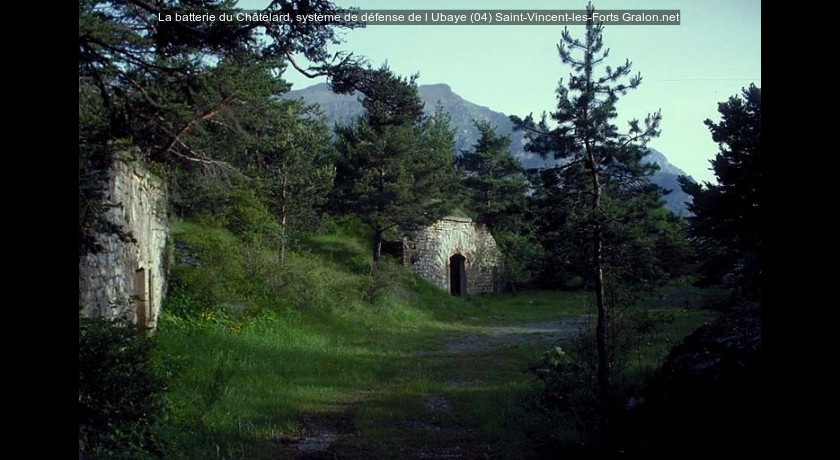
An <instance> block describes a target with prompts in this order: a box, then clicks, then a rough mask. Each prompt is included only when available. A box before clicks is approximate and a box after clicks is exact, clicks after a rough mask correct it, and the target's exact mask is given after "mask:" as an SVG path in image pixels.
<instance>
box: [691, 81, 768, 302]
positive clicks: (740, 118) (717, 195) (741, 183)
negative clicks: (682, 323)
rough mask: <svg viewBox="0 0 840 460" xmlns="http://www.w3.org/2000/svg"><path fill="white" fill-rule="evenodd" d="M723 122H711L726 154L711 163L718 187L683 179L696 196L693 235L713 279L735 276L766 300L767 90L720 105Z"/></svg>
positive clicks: (755, 90)
mask: <svg viewBox="0 0 840 460" xmlns="http://www.w3.org/2000/svg"><path fill="white" fill-rule="evenodd" d="M718 112H720V115H721V121H720V122H719V123H714V122H712V120H706V121H705V123H706V126H708V127H709V130H710V131H711V133H712V139H714V141H715V142H717V143H718V144H719V145H720V151H719V152H718V153H717V155H716V156H715V158H714V160H712V161H711V163H712V168H713V169H714V172H715V177H716V178H717V182H718V183H717V184H710V183H706V184H704V185H703V186H701V185H699V184H696V183H694V182H691V181H689V180H688V179H687V178H684V177H681V178H680V184H681V185H682V188H683V191H684V192H685V193H687V194H689V195H691V196H692V198H693V202H692V204H690V205H689V207H688V209H689V210H690V211H691V212H692V213H694V215H693V216H692V217H690V218H689V219H688V221H689V230H690V234H691V236H692V237H693V238H694V239H695V241H696V242H697V243H698V246H699V250H700V252H701V257H702V259H703V261H704V263H703V266H702V268H703V271H704V275H705V276H706V277H707V278H711V279H720V277H721V275H723V274H725V273H734V274H735V277H736V281H735V283H736V285H737V286H738V287H739V288H741V290H742V291H743V292H744V293H745V294H746V295H748V296H749V297H752V298H758V297H760V294H761V292H760V288H761V280H762V272H761V247H762V246H761V245H762V235H763V234H762V225H761V208H762V177H761V161H762V160H761V89H760V88H758V87H756V86H755V85H750V87H749V88H745V89H743V91H742V95H741V96H740V97H738V96H733V97H731V98H729V100H728V101H726V102H721V103H720V104H718Z"/></svg>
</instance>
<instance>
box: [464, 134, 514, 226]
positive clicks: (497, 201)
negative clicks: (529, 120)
mask: <svg viewBox="0 0 840 460" xmlns="http://www.w3.org/2000/svg"><path fill="white" fill-rule="evenodd" d="M475 127H476V128H477V129H478V131H479V133H480V136H481V137H480V138H479V139H478V141H477V142H476V144H475V146H474V147H473V150H472V151H464V152H461V156H459V157H458V159H457V160H456V163H455V164H456V167H457V169H458V172H459V173H460V174H461V179H462V181H463V186H464V188H465V189H466V190H467V193H468V194H469V198H470V199H469V207H470V209H471V210H472V211H474V212H475V213H476V217H477V220H478V221H479V222H482V223H485V224H487V225H488V226H490V229H491V230H492V231H494V232H496V231H500V230H504V229H514V228H517V227H518V224H517V223H518V221H519V220H521V216H522V214H523V213H524V210H525V192H526V190H527V185H528V184H527V181H526V180H525V176H524V171H523V169H522V165H521V164H520V163H519V160H518V159H516V157H514V156H513V155H512V154H511V153H510V151H509V150H508V147H510V137H508V136H505V137H502V136H499V135H498V134H496V132H495V130H494V129H493V127H492V126H491V125H490V124H489V123H488V122H475Z"/></svg>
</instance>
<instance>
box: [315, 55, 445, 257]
mask: <svg viewBox="0 0 840 460" xmlns="http://www.w3.org/2000/svg"><path fill="white" fill-rule="evenodd" d="M380 72H384V73H377V75H378V78H377V79H376V81H382V82H385V83H382V84H383V85H385V86H384V87H383V88H378V89H377V91H383V92H386V93H385V94H379V95H378V96H377V97H380V98H385V99H387V100H388V101H391V102H394V103H399V104H400V105H399V106H398V107H392V106H391V104H390V103H389V104H388V106H387V107H385V108H383V107H380V106H379V105H375V106H372V108H371V110H377V111H384V112H383V113H379V112H374V113H371V112H368V113H367V115H366V117H364V118H361V119H359V120H358V121H357V122H356V123H355V124H354V125H351V126H343V127H338V128H337V133H336V134H337V136H336V137H337V139H336V150H337V151H338V158H337V160H336V168H337V172H336V179H335V187H334V188H333V192H332V195H331V203H330V207H331V209H332V210H333V211H334V212H335V213H338V214H346V213H352V214H355V215H356V216H358V217H359V218H360V219H361V220H362V221H363V222H364V223H365V224H366V225H367V226H368V227H370V229H371V230H372V231H373V242H374V245H373V246H374V250H373V259H374V261H375V262H377V263H378V262H379V258H380V249H381V242H382V238H383V235H384V233H385V231H387V230H389V229H395V228H396V229H399V230H400V231H411V230H416V229H418V228H420V227H422V226H424V225H428V224H430V223H432V222H434V221H435V220H437V219H439V218H441V217H443V216H444V215H445V214H446V213H447V212H448V211H449V209H451V207H453V205H455V206H457V204H458V202H457V201H454V202H453V201H452V200H453V199H456V198H457V190H458V181H457V177H456V176H455V174H454V170H453V168H452V161H453V160H452V149H453V148H454V145H455V142H454V133H453V131H452V130H451V128H450V127H449V119H448V117H447V116H446V115H445V114H444V113H443V110H442V109H441V108H438V110H437V111H436V113H435V114H434V115H433V116H432V117H430V118H428V119H424V120H422V121H419V122H418V121H417V120H414V119H413V118H411V119H405V118H403V117H401V116H399V117H398V116H396V115H394V114H395V113H396V112H395V111H398V109H399V108H404V107H406V106H409V107H414V106H418V107H422V103H421V102H420V99H419V96H418V95H417V86H416V83H414V80H413V79H412V80H409V81H405V80H403V79H401V78H399V77H397V76H394V75H393V74H392V73H391V72H390V71H389V70H387V68H385V69H384V70H381V71H380ZM386 76H387V78H386ZM386 83H387V84H386ZM387 91H398V94H396V95H394V96H393V98H389V97H386V96H387ZM388 114H390V115H388Z"/></svg>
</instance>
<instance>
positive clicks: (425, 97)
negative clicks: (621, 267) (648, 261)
mask: <svg viewBox="0 0 840 460" xmlns="http://www.w3.org/2000/svg"><path fill="white" fill-rule="evenodd" d="M417 90H418V94H419V96H420V99H421V100H422V101H423V103H424V104H425V111H426V112H427V113H431V112H432V111H433V110H434V108H435V106H436V105H437V104H438V103H440V104H441V106H443V108H444V110H446V112H447V113H448V114H449V116H450V118H451V126H452V128H453V129H455V149H456V153H460V152H461V151H464V150H469V149H471V148H472V146H473V145H474V144H475V143H476V141H478V138H479V133H478V129H476V128H475V126H474V124H473V122H474V120H475V121H487V122H489V123H490V124H491V125H492V126H493V127H494V128H495V129H496V132H497V133H498V134H500V135H502V136H510V139H511V146H510V151H511V153H512V154H513V155H514V156H515V157H516V158H518V159H519V161H520V162H521V163H522V166H523V167H524V168H526V169H532V168H541V167H546V166H552V165H553V164H555V160H549V159H543V158H541V157H540V156H539V155H536V154H533V153H530V152H526V151H525V143H526V141H525V136H524V133H523V132H521V131H515V130H514V129H513V123H512V122H511V121H510V118H508V115H506V114H504V113H502V112H498V111H495V110H493V109H492V108H490V107H488V106H482V105H479V104H476V103H474V102H471V101H469V100H467V99H464V98H463V97H462V96H461V95H459V94H458V93H456V92H454V91H453V90H452V88H451V87H450V86H449V85H448V84H446V83H433V84H427V85H419V86H418V87H417ZM360 97H361V95H359V94H355V95H352V96H351V95H340V94H335V93H333V92H332V91H330V87H329V85H328V84H327V83H317V84H315V85H312V86H308V87H306V88H302V89H296V90H292V91H289V92H288V93H286V94H285V95H284V96H283V98H284V99H303V100H304V101H305V102H306V103H309V104H318V105H319V106H320V107H321V110H322V111H323V113H324V115H325V116H326V118H327V122H328V123H329V124H330V125H335V124H349V123H352V122H354V121H355V120H356V118H358V117H359V116H361V115H362V114H363V113H364V108H363V107H362V104H361V102H359V98H360ZM645 160H646V161H648V162H652V163H655V164H656V165H657V166H659V168H660V169H659V171H657V172H656V173H655V174H654V175H653V177H652V178H651V181H652V182H653V183H655V184H657V185H659V186H660V187H662V188H664V189H666V190H671V192H670V193H668V194H666V195H665V196H664V197H663V200H664V201H665V207H666V208H668V209H669V210H671V211H672V212H673V213H674V214H677V215H680V216H688V215H690V212H689V211H688V209H687V207H686V202H690V201H691V197H690V196H689V195H687V194H685V193H683V191H682V189H681V188H680V186H679V183H678V182H677V177H679V176H680V175H685V176H688V174H686V173H685V172H684V171H683V170H682V169H680V168H678V167H677V166H675V165H674V164H673V163H671V162H670V161H668V158H667V157H666V156H665V154H664V153H662V152H660V151H658V150H656V149H653V148H650V149H649V153H648V155H647V156H646V157H645ZM688 177H689V178H691V177H690V176H688ZM692 180H693V179H692Z"/></svg>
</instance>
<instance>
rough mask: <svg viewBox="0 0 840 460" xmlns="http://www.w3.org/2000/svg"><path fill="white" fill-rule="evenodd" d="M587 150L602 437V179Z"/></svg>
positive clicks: (606, 377)
mask: <svg viewBox="0 0 840 460" xmlns="http://www.w3.org/2000/svg"><path fill="white" fill-rule="evenodd" d="M586 150H587V153H588V166H589V173H590V175H591V177H592V195H593V200H592V213H593V215H592V216H591V218H592V219H593V227H594V229H593V230H594V232H593V235H592V240H593V241H592V269H593V271H594V273H593V275H594V278H595V301H596V304H597V306H598V321H597V323H596V325H595V338H596V339H595V340H596V345H597V349H598V395H599V396H600V400H601V407H602V412H601V416H602V421H601V423H602V424H601V428H602V433H603V434H604V435H606V434H607V430H608V426H609V424H608V420H607V418H608V411H609V404H608V401H609V395H610V369H609V361H610V360H609V350H608V348H607V333H608V331H607V329H608V324H609V323H608V317H607V314H608V312H607V303H606V294H605V291H604V268H603V251H604V239H603V235H602V234H601V222H599V220H598V217H597V216H596V215H595V213H597V212H598V208H599V207H600V206H601V178H600V177H599V175H598V163H597V162H596V161H595V154H594V152H593V151H592V149H591V146H590V145H589V144H588V143H587V145H586Z"/></svg>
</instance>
